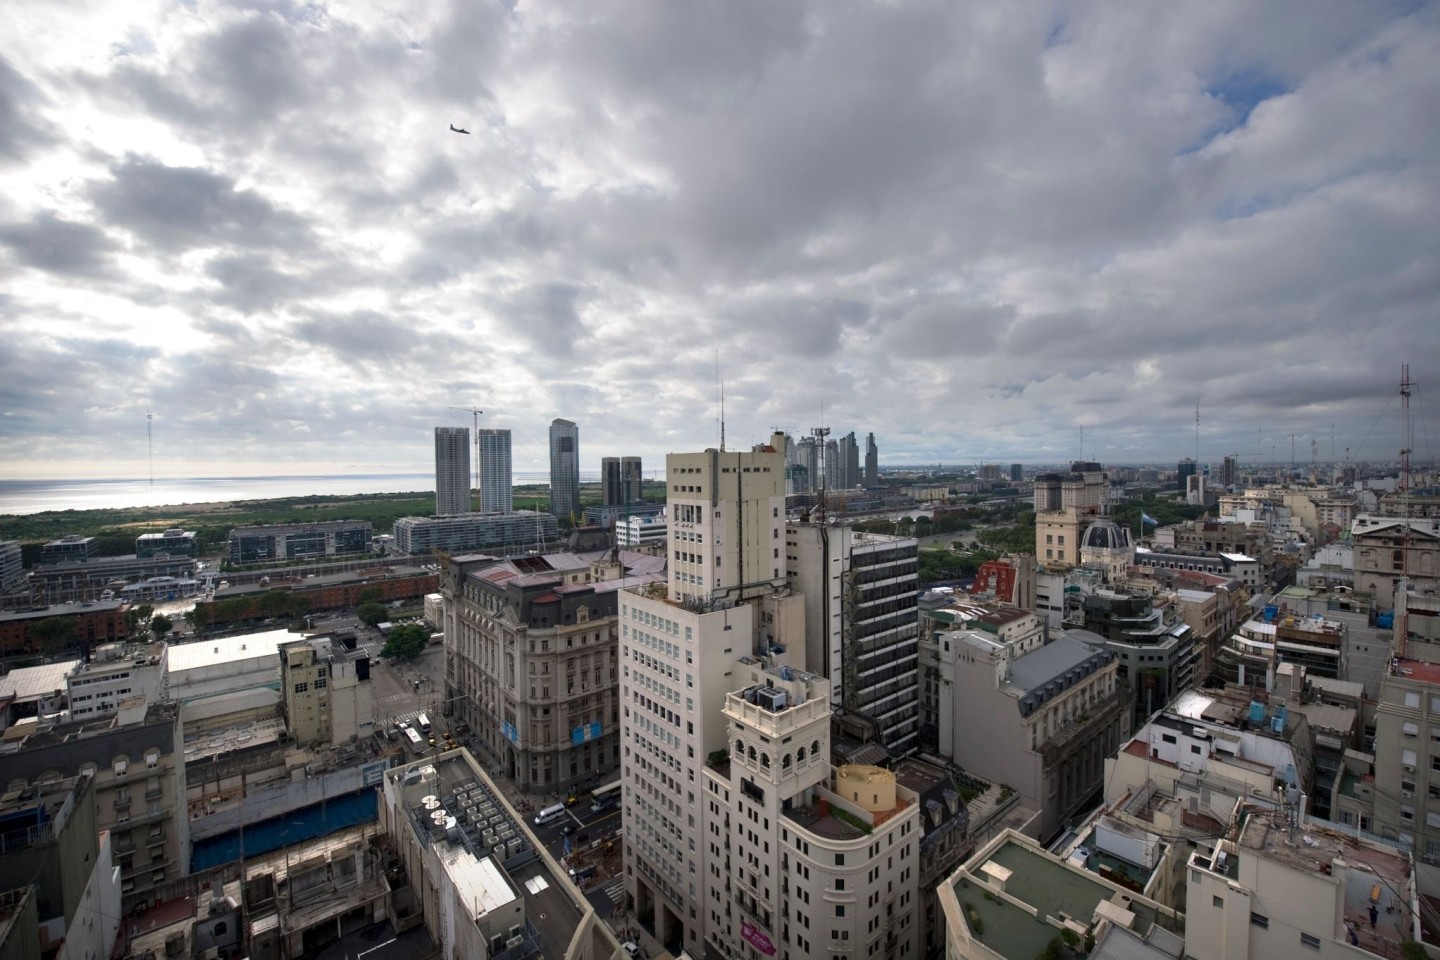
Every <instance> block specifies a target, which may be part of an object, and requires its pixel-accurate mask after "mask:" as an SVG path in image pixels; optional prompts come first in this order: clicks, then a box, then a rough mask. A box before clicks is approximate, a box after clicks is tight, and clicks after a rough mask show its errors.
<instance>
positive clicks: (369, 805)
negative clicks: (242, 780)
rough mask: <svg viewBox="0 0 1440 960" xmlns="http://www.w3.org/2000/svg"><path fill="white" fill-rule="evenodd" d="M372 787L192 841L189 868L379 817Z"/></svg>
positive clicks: (253, 854)
mask: <svg viewBox="0 0 1440 960" xmlns="http://www.w3.org/2000/svg"><path fill="white" fill-rule="evenodd" d="M379 815H380V814H379V806H378V799H377V794H376V792H375V790H374V789H366V790H361V791H359V792H357V793H351V794H346V795H345V796H343V797H336V798H335V799H334V800H329V801H326V802H325V803H317V804H315V805H314V806H312V807H303V808H301V809H299V810H296V811H293V812H291V813H287V814H286V815H285V816H283V817H275V818H274V819H272V820H264V821H262V822H260V823H256V824H252V825H250V826H247V827H244V828H242V829H240V830H233V831H231V832H230V833H225V834H221V835H220V836H218V837H210V838H208V839H205V840H199V841H196V843H195V845H194V847H193V848H192V849H191V851H190V872H191V873H199V872H201V871H203V870H209V869H211V868H212V867H218V866H220V865H221V864H224V863H229V862H230V861H232V860H239V859H240V858H241V856H242V855H243V856H245V857H258V856H261V855H262V854H266V853H270V852H272V851H275V850H279V849H280V848H281V847H286V846H290V845H291V844H296V843H303V842H305V841H307V840H313V839H315V838H316V837H323V836H325V834H327V833H334V832H335V831H336V830H344V829H345V828H346V827H353V826H356V825H358V824H361V823H369V822H371V821H372V820H376V819H378V818H379Z"/></svg>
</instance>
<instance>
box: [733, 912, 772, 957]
mask: <svg viewBox="0 0 1440 960" xmlns="http://www.w3.org/2000/svg"><path fill="white" fill-rule="evenodd" d="M740 936H742V937H744V938H745V942H746V943H748V944H750V946H752V947H754V948H755V949H756V950H759V951H760V952H761V953H763V954H765V955H766V956H767V957H773V956H775V944H773V943H771V942H770V938H769V937H767V936H765V932H764V931H763V930H761V929H760V928H759V927H754V926H751V925H750V921H749V920H742V921H741V922H740Z"/></svg>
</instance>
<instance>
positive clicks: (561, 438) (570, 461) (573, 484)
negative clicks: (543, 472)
mask: <svg viewBox="0 0 1440 960" xmlns="http://www.w3.org/2000/svg"><path fill="white" fill-rule="evenodd" d="M550 512H551V513H552V514H554V515H555V516H557V517H572V516H578V515H579V513H580V428H579V427H577V426H575V424H574V423H572V422H571V421H569V420H552V421H551V422H550Z"/></svg>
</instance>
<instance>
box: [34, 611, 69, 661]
mask: <svg viewBox="0 0 1440 960" xmlns="http://www.w3.org/2000/svg"><path fill="white" fill-rule="evenodd" d="M75 626H76V622H75V619H74V618H73V617H46V618H45V619H44V620H41V621H39V622H37V623H33V624H31V625H30V629H29V630H28V631H27V633H28V635H29V637H30V644H31V646H33V647H34V648H35V649H36V650H38V651H39V652H40V653H44V654H55V653H59V652H60V651H62V650H64V649H65V648H66V647H69V646H70V645H71V644H72V643H73V642H74V640H75Z"/></svg>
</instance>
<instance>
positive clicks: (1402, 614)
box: [1395, 363, 1415, 657]
mask: <svg viewBox="0 0 1440 960" xmlns="http://www.w3.org/2000/svg"><path fill="white" fill-rule="evenodd" d="M1413 386H1415V382H1414V381H1413V380H1411V379H1410V364H1408V363H1404V364H1401V365H1400V412H1401V416H1402V417H1403V418H1404V419H1403V420H1402V422H1401V430H1402V434H1401V440H1400V442H1401V443H1403V444H1404V446H1402V447H1401V448H1400V523H1401V527H1400V586H1399V589H1400V590H1401V591H1406V592H1408V591H1409V589H1410V448H1411V447H1412V446H1413V443H1412V442H1411V441H1412V439H1413V437H1412V432H1413V430H1414V427H1413V426H1412V425H1411V423H1410V388H1411V387H1413ZM1407 599H1408V598H1406V597H1405V596H1401V597H1400V598H1399V602H1398V603H1396V604H1395V611H1396V617H1395V651H1396V653H1397V654H1398V655H1399V656H1402V657H1403V656H1405V644H1406V641H1408V640H1409V639H1410V622H1409V621H1410V617H1409V604H1408V603H1407V602H1406V600H1407Z"/></svg>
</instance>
